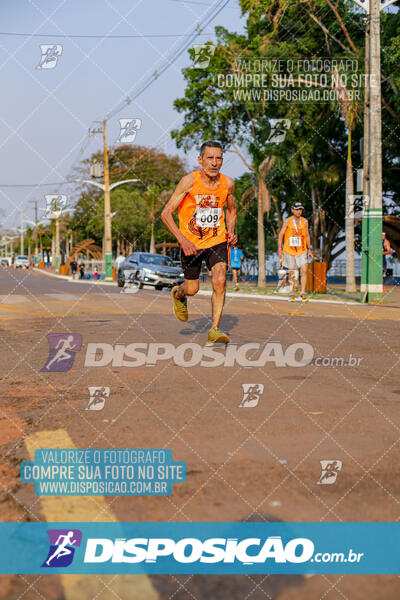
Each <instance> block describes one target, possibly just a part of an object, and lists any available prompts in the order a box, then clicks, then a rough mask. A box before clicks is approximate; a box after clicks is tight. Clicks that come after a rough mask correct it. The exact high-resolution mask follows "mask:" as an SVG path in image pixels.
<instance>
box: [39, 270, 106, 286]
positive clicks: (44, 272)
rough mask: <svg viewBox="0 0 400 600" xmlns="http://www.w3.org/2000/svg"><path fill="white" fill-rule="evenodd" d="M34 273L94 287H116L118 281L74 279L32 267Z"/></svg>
mask: <svg viewBox="0 0 400 600" xmlns="http://www.w3.org/2000/svg"><path fill="white" fill-rule="evenodd" d="M32 270H33V271H36V272H37V273H43V274H44V275H47V276H48V277H54V278H55V279H63V280H64V281H70V282H71V283H86V284H92V285H113V286H116V285H117V282H116V281H104V279H98V280H96V279H72V277H71V276H70V275H57V274H56V273H50V272H49V271H45V270H44V269H38V268H37V267H32Z"/></svg>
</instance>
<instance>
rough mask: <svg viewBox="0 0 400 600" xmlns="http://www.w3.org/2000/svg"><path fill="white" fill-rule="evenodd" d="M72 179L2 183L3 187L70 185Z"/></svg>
mask: <svg viewBox="0 0 400 600" xmlns="http://www.w3.org/2000/svg"><path fill="white" fill-rule="evenodd" d="M69 183H71V181H56V182H55V183H0V187H3V188H24V187H46V186H52V185H53V186H58V185H68V184H69Z"/></svg>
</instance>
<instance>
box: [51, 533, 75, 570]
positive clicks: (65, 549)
mask: <svg viewBox="0 0 400 600" xmlns="http://www.w3.org/2000/svg"><path fill="white" fill-rule="evenodd" d="M47 535H48V536H49V540H50V548H49V552H48V554H47V558H46V560H45V561H44V563H43V564H42V567H55V568H57V567H68V566H69V565H70V564H71V563H72V561H73V558H74V554H75V548H77V547H79V546H80V545H81V541H82V532H81V531H80V530H79V529H48V530H47Z"/></svg>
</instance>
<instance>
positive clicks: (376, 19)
mask: <svg viewBox="0 0 400 600" xmlns="http://www.w3.org/2000/svg"><path fill="white" fill-rule="evenodd" d="M380 11H381V0H370V10H369V13H370V14H369V16H370V35H369V41H370V44H369V45H370V55H369V61H370V77H369V80H370V84H369V192H370V193H369V207H368V208H367V210H366V217H367V219H368V221H367V223H368V283H367V286H368V287H367V292H368V302H370V301H376V300H380V299H381V298H382V294H383V279H382V115H381V110H382V109H381V104H382V99H381V40H380Z"/></svg>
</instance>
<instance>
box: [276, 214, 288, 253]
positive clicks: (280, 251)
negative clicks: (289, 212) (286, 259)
mask: <svg viewBox="0 0 400 600" xmlns="http://www.w3.org/2000/svg"><path fill="white" fill-rule="evenodd" d="M287 226H288V222H287V219H286V221H285V222H284V224H283V225H282V229H281V230H280V232H279V236H278V257H279V260H281V258H282V255H283V251H282V242H283V236H284V235H285V231H286V229H287Z"/></svg>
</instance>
